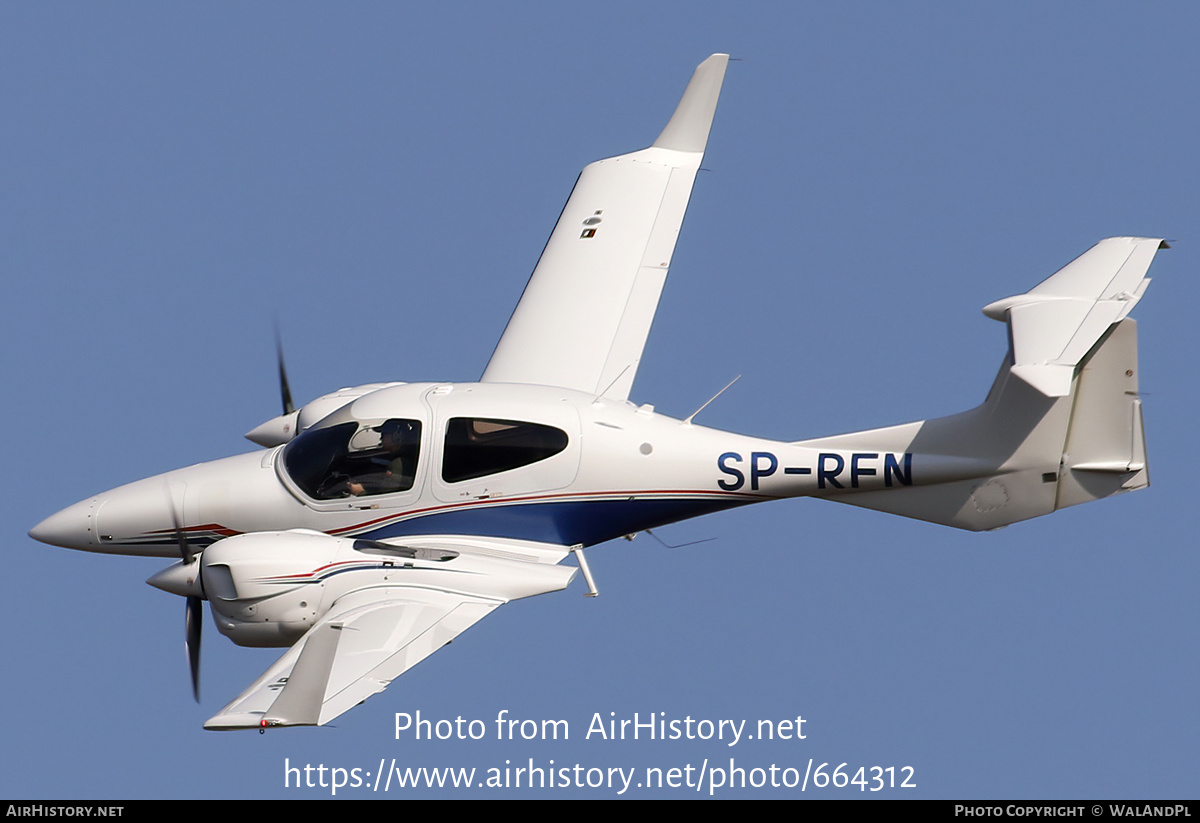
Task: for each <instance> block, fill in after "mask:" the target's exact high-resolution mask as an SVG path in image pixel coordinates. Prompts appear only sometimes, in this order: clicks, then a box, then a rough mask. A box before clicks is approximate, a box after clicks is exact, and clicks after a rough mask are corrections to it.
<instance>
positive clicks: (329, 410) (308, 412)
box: [246, 383, 404, 448]
mask: <svg viewBox="0 0 1200 823" xmlns="http://www.w3.org/2000/svg"><path fill="white" fill-rule="evenodd" d="M403 385H404V384H403V383H364V384H363V385H361V386H347V387H345V388H341V389H338V390H337V391H335V392H330V393H329V394H323V395H321V396H320V397H318V398H317V399H316V400H312V401H310V402H308V403H305V404H304V405H303V406H301V407H300V408H298V409H296V410H295V411H294V412H291V413H289V414H281V415H279V416H278V417H272V418H271V419H270V420H267V421H266V422H264V423H260V424H259V425H258V426H256V427H255V428H253V429H251V430H250V431H248V432H246V439H247V440H249V441H250V442H251V443H257V444H258V445H260V446H265V447H267V448H272V447H274V446H282V445H283V444H284V443H287V442H288V441H290V440H291V439H292V438H293V437H295V436H296V435H297V434H299V433H300V432H302V431H304V430H306V429H308V428H310V427H311V426H312V425H313V424H314V423H317V422H319V421H321V420H323V419H325V418H326V417H328V416H329V415H331V414H333V413H334V412H335V411H337V410H338V409H340V408H341V407H342V406H344V405H346V404H347V403H350V402H351V401H354V400H357V399H358V398H360V397H362V396H363V395H367V394H370V393H371V392H375V391H379V390H380V389H386V388H390V387H392V386H403Z"/></svg>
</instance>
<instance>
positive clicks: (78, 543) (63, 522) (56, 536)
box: [29, 497, 97, 551]
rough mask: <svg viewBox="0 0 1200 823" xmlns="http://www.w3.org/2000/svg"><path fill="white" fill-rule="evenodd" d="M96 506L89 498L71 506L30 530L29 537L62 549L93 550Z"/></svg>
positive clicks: (94, 500)
mask: <svg viewBox="0 0 1200 823" xmlns="http://www.w3.org/2000/svg"><path fill="white" fill-rule="evenodd" d="M96 504H97V500H96V498H95V497H90V498H88V499H87V500H81V501H79V502H78V503H76V504H75V505H73V506H67V507H66V508H65V509H63V510H62V511H60V512H56V513H55V514H52V515H50V516H49V517H47V518H46V519H45V520H43V521H42V522H41V523H38V524H37V525H36V526H34V527H33V528H32V529H30V530H29V536H30V537H32V538H33V539H34V540H39V541H41V542H42V543H47V544H49V545H51V546H62V547H63V548H64V549H81V550H83V551H88V550H92V549H95V547H96V546H97V541H96V538H95V532H94V522H93V521H94V519H95V510H96Z"/></svg>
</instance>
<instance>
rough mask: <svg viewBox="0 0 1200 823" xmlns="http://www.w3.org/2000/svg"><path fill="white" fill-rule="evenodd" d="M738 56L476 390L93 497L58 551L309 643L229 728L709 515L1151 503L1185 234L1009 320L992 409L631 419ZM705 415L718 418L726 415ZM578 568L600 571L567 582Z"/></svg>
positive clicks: (331, 688) (514, 329) (307, 716)
mask: <svg viewBox="0 0 1200 823" xmlns="http://www.w3.org/2000/svg"><path fill="white" fill-rule="evenodd" d="M727 61H728V56H727V55H724V54H714V55H713V56H711V57H709V58H708V59H707V60H705V61H704V62H703V63H702V64H700V66H699V68H697V69H696V72H695V74H694V75H693V76H692V80H691V82H690V83H689V84H688V87H687V90H686V91H685V92H684V94H683V98H682V99H681V100H680V102H679V106H678V108H676V109H675V112H674V114H673V115H672V116H671V119H670V121H669V122H668V123H667V125H666V128H664V129H663V131H662V134H660V135H659V136H658V139H657V140H655V141H654V144H653V145H652V146H650V148H647V149H643V150H641V151H636V152H633V153H632V154H624V155H621V156H619V157H610V158H608V159H606V160H600V161H597V162H595V163H592V164H591V165H589V166H587V167H586V168H585V169H584V170H583V173H582V174H581V175H580V176H579V180H578V182H577V183H576V184H575V188H574V190H573V191H572V193H571V196H570V199H569V200H568V201H567V205H566V207H565V208H564V209H563V211H562V215H561V216H560V217H559V220H558V224H557V225H556V226H555V227H554V232H553V233H552V234H551V235H550V240H549V241H548V242H547V243H546V247H545V250H544V251H543V253H542V256H541V259H540V260H539V261H538V264H537V267H536V268H535V269H534V271H533V275H532V276H531V277H530V280H529V283H528V285H527V286H526V288H525V292H524V294H523V295H522V296H521V299H520V302H519V303H518V304H517V308H516V311H514V312H513V315H512V318H511V319H510V320H509V323H508V326H507V328H506V329H505V331H504V334H503V336H502V337H501V338H500V342H499V344H498V345H497V346H496V350H495V352H494V353H493V354H492V358H491V360H490V361H489V362H488V364H487V368H486V369H485V370H484V372H483V377H482V378H481V379H480V381H479V382H478V383H467V384H461V383H456V384H439V383H418V384H413V383H374V384H369V385H365V386H356V387H354V388H345V389H340V390H339V391H336V392H334V393H332V394H327V395H325V396H323V397H319V398H317V399H316V400H314V401H312V402H311V403H309V404H307V405H305V406H303V407H302V408H299V409H293V408H292V406H291V401H290V392H289V391H288V390H287V381H286V377H285V376H284V374H283V370H282V358H281V360H280V377H281V384H282V389H283V395H284V409H285V413H284V414H283V415H281V416H279V417H277V418H275V419H273V420H270V421H267V422H266V423H263V424H262V425H261V426H259V427H258V428H256V429H254V430H253V431H252V432H250V433H249V434H248V435H247V437H248V438H249V439H250V440H252V441H254V442H255V443H258V444H260V445H262V446H265V447H266V450H265V451H258V452H254V453H251V454H243V455H240V456H237V457H229V458H226V459H224V460H216V461H213V462H211V463H203V464H200V465H196V466H190V467H188V468H185V469H179V470H177V471H172V472H167V473H166V474H161V475H158V476H157V477H152V478H149V479H147V480H141V481H139V482H136V483H131V484H129V485H126V486H121V487H119V488H116V489H113V490H111V491H107V492H104V493H102V494H98V495H96V496H95V497H91V498H88V499H87V500H84V501H82V502H79V503H76V504H75V505H73V506H70V507H68V508H66V509H63V510H62V511H60V512H58V513H57V514H55V515H52V516H51V517H49V518H47V519H46V520H44V521H43V522H42V523H39V524H38V525H37V526H36V527H34V529H33V530H32V531H31V532H30V535H31V536H32V537H34V538H35V539H37V540H40V541H42V542H44V543H50V544H53V545H57V546H65V547H68V548H73V549H80V550H83V551H92V552H107V553H111V554H128V555H147V556H154V557H179V558H180V560H179V562H176V563H175V564H174V565H172V566H170V567H169V568H167V569H164V570H163V571H161V572H159V573H158V574H156V575H154V576H153V577H151V578H150V579H149V581H147V582H149V583H150V584H151V585H153V586H157V587H159V588H161V589H164V590H166V591H168V592H173V593H175V594H178V595H181V596H183V597H185V598H187V609H186V614H187V618H188V624H189V627H188V631H187V637H188V649H189V658H190V660H191V666H192V679H193V686H195V684H196V682H197V681H196V678H197V659H198V651H199V626H200V616H201V606H200V601H202V600H208V602H209V604H210V605H211V608H212V614H213V619H214V621H215V622H216V624H217V628H218V629H219V630H220V632H221V633H222V634H224V635H225V636H226V637H229V638H230V639H232V640H233V642H234V643H237V644H239V645H243V646H290V648H289V649H288V651H287V652H286V653H285V654H284V655H283V656H282V657H280V658H279V660H278V661H277V662H276V663H275V664H274V665H272V666H271V667H270V668H269V669H268V670H267V671H266V673H264V674H263V675H262V677H260V678H259V679H258V680H257V681H256V682H255V683H253V684H252V685H251V686H250V687H249V688H248V689H246V690H245V691H244V692H242V694H240V695H238V697H237V698H235V699H234V700H233V702H231V703H230V704H229V705H227V706H226V707H225V708H223V709H222V710H221V711H220V712H219V713H218V714H217V715H216V716H215V717H213V718H211V719H210V720H209V721H208V722H207V723H205V728H209V729H242V728H258V729H260V730H261V729H265V728H267V727H272V726H305V725H323V724H325V723H328V722H329V721H331V720H333V719H334V718H335V717H337V716H338V715H340V714H342V713H343V712H345V711H347V710H348V709H350V708H352V707H353V706H355V705H357V704H358V703H360V702H362V701H363V700H364V699H365V698H367V697H369V696H370V695H372V694H375V693H376V692H379V691H382V690H383V689H385V688H386V687H387V686H388V684H389V683H391V682H392V680H394V679H395V678H396V677H398V676H400V675H401V674H402V673H404V672H405V671H406V670H407V669H409V667H411V666H414V665H416V664H417V663H418V662H420V661H421V660H422V659H424V658H425V657H426V656H428V655H429V654H431V653H433V652H434V651H436V650H437V649H438V648H440V647H441V646H443V645H445V644H446V643H448V642H449V641H450V640H451V639H452V638H454V637H456V636H457V635H458V634H459V633H461V632H463V631H465V630H466V629H467V628H468V627H469V626H471V625H472V624H474V623H475V622H476V621H477V620H480V619H481V618H483V617H484V616H485V615H487V614H488V613H489V612H491V611H492V610H493V609H495V608H496V607H497V606H500V605H502V604H504V603H507V602H509V601H510V600H515V599H518V598H522V597H529V596H531V595H535V594H543V593H545V592H553V591H559V590H561V589H563V588H565V587H566V586H567V584H569V583H570V582H571V580H572V579H573V578H574V577H575V573H576V571H579V570H582V572H583V574H584V578H585V580H586V582H587V586H588V590H589V594H595V593H596V590H595V585H594V583H593V582H592V580H591V575H590V574H589V572H588V567H587V563H586V560H585V558H584V554H583V549H584V548H585V547H588V546H593V545H595V544H597V543H603V542H604V541H606V540H612V539H614V538H617V537H621V536H624V535H632V534H634V533H636V532H639V531H642V530H645V529H653V528H654V527H656V526H661V525H664V524H667V523H673V522H676V521H679V520H683V519H685V518H689V517H696V516H697V515H701V514H706V513H708V512H714V511H718V510H721V509H727V508H731V507H734V506H743V505H746V504H748V503H758V502H762V501H765V500H776V499H778V498H782V497H822V498H826V499H829V500H835V501H838V502H841V503H850V504H852V505H855V506H863V507H866V508H870V509H879V510H882V511H886V512H891V513H893V514H899V515H904V516H906V517H914V518H917V519H920V520H928V521H931V522H933V523H942V524H945V525H948V526H956V527H958V528H963V529H972V530H980V529H994V528H997V527H999V526H1004V525H1006V524H1008V523H1013V522H1016V521H1018V520H1025V519H1027V518H1031V517H1036V516H1038V515H1042V514H1047V513H1049V512H1052V511H1054V510H1055V509H1060V508H1063V507H1064V506H1072V505H1075V504H1076V503H1085V502H1087V501H1090V500H1096V499H1099V498H1101V497H1108V496H1109V495H1112V494H1116V493H1117V492H1123V491H1130V490H1133V489H1140V488H1143V487H1144V486H1146V485H1148V483H1149V478H1148V475H1147V468H1146V449H1145V444H1144V440H1143V434H1142V408H1141V403H1140V401H1139V399H1138V378H1137V337H1136V335H1137V329H1136V325H1135V323H1134V321H1132V320H1127V319H1126V315H1127V314H1128V313H1129V311H1130V309H1132V308H1133V306H1134V304H1135V303H1137V301H1138V299H1139V298H1141V296H1142V293H1143V292H1144V291H1145V289H1146V286H1147V284H1148V283H1149V280H1148V279H1147V278H1146V271H1147V269H1148V268H1149V266H1150V262H1151V260H1152V259H1153V257H1154V253H1155V251H1156V250H1157V249H1159V248H1163V247H1165V244H1164V243H1163V242H1162V241H1161V240H1155V239H1146V238H1140V237H1113V238H1109V239H1107V240H1102V241H1101V242H1099V243H1098V244H1096V245H1095V246H1093V247H1092V248H1091V249H1089V250H1088V251H1087V252H1085V253H1084V254H1083V255H1082V256H1080V257H1079V258H1077V259H1076V260H1074V261H1073V262H1071V263H1069V264H1068V265H1067V266H1066V267H1065V268H1063V269H1061V270H1060V271H1059V272H1057V273H1056V274H1054V275H1053V276H1052V277H1050V278H1049V279H1048V280H1046V281H1044V282H1042V283H1041V284H1040V285H1038V286H1036V287H1034V288H1033V289H1032V290H1030V291H1029V292H1028V293H1026V294H1022V295H1018V296H1016V297H1009V298H1007V299H1004V300H1000V301H997V302H995V303H992V304H990V305H989V306H987V307H985V308H984V310H983V311H984V313H985V314H986V315H987V316H988V317H992V318H995V319H996V320H1000V321H1002V322H1005V323H1007V324H1008V333H1009V351H1008V357H1007V358H1006V360H1005V362H1004V364H1003V365H1002V367H1001V369H1000V373H999V375H998V376H997V377H996V381H995V384H994V385H993V386H992V389H991V391H990V392H989V393H988V396H987V399H986V400H985V401H984V402H983V404H982V405H981V406H979V407H977V408H975V409H972V410H970V411H966V412H963V413H961V414H956V415H952V416H950V417H942V418H938V419H936V420H925V421H921V422H916V423H908V424H905V425H900V426H891V427H889V428H883V429H875V430H872V431H863V432H855V433H852V434H843V435H839V436H836V437H824V438H820V439H816V440H802V441H796V442H777V441H773V440H763V439H758V438H754V437H746V436H743V435H738V434H731V433H728V432H723V431H717V430H715V429H709V428H705V427H703V426H698V425H695V424H694V423H693V422H692V417H695V415H692V417H689V418H688V419H686V420H674V419H671V418H668V417H664V416H662V415H660V414H656V413H655V412H654V409H653V407H652V406H637V405H634V404H632V403H630V402H629V400H628V397H629V393H630V389H631V387H632V386H633V381H634V376H635V375H636V374H637V368H638V364H639V362H640V360H641V356H642V349H643V347H644V346H645V342H646V336H647V334H648V332H649V330H650V324H651V321H652V320H653V318H654V312H655V309H656V307H657V305H658V300H659V295H660V293H661V292H662V288H663V283H664V281H665V280H666V276H667V270H668V268H669V266H670V262H671V255H672V253H673V251H674V248H675V240H676V237H677V235H678V234H679V229H680V226H681V224H682V222H683V216H684V212H685V210H686V208H687V204H688V199H689V197H690V195H691V191H692V183H693V181H694V178H695V176H696V171H697V169H699V167H700V161H701V159H702V158H703V156H704V149H705V146H706V144H707V142H708V133H709V128H710V126H711V124H712V120H713V114H714V112H715V111H716V106H717V97H718V95H719V93H720V90H721V84H722V81H723V79H724V76H725V67H726V63H727ZM706 405H707V404H706ZM571 553H574V554H575V555H576V558H577V563H578V568H577V567H576V566H560V565H558V564H559V563H560V562H561V561H562V560H564V559H565V558H566V557H567V555H568V554H571Z"/></svg>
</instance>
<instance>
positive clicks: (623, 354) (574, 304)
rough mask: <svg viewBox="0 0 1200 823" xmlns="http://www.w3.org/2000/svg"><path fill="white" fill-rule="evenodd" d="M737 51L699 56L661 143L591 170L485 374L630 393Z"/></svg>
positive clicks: (622, 395) (490, 378)
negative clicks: (730, 59) (700, 60)
mask: <svg viewBox="0 0 1200 823" xmlns="http://www.w3.org/2000/svg"><path fill="white" fill-rule="evenodd" d="M727 61H728V56H727V55H713V56H712V57H710V58H708V59H707V60H705V61H704V63H702V64H701V65H700V67H699V68H697V70H696V73H695V74H694V75H693V76H692V81H691V83H689V84H688V88H687V90H686V91H685V92H684V95H683V99H682V100H681V101H680V103H679V106H678V107H677V108H676V110H675V113H674V115H672V117H671V120H670V122H669V123H668V124H667V127H666V128H665V129H664V130H663V132H662V134H661V135H660V136H659V138H658V140H657V141H656V142H655V144H654V145H653V146H651V147H650V148H647V149H643V150H641V151H637V152H633V153H631V154H625V155H621V156H618V157H610V158H608V159H605V160H599V161H597V162H595V163H592V164H590V165H588V166H587V167H586V168H585V169H584V170H583V173H582V174H581V175H580V176H579V180H578V181H577V182H576V184H575V188H574V190H573V191H572V192H571V196H570V198H569V199H568V201H567V205H566V206H565V207H564V208H563V211H562V214H561V215H560V217H559V219H558V223H557V224H556V225H555V227H554V231H553V232H552V233H551V235H550V240H549V241H548V242H547V243H546V248H545V250H544V251H543V252H542V256H541V259H540V260H538V263H537V266H536V267H535V268H534V271H533V274H532V275H531V276H530V279H529V283H528V284H527V285H526V287H525V292H524V294H522V296H521V300H520V302H519V303H518V304H517V308H516V309H515V310H514V312H513V315H512V317H511V318H510V319H509V322H508V326H507V327H506V328H505V330H504V334H503V335H502V336H501V338H500V342H499V343H498V344H497V345H496V350H495V352H493V354H492V358H491V360H490V361H489V362H488V365H487V368H486V369H485V370H484V373H483V377H482V380H483V381H484V382H490V383H534V384H540V385H549V386H562V387H564V388H569V389H575V390H578V391H586V392H591V393H594V394H601V393H603V394H604V395H605V396H608V397H613V398H618V399H622V400H623V399H626V398H627V397H628V396H629V391H630V388H631V387H632V385H633V379H634V376H635V375H636V373H637V366H638V362H639V361H640V360H641V356H642V350H643V349H644V348H645V344H646V337H647V335H648V334H649V332H650V325H651V323H652V321H653V319H654V313H655V311H656V309H657V308H658V301H659V297H660V296H661V294H662V288H663V284H664V282H665V281H666V276H667V271H668V269H669V268H670V264H671V256H672V254H674V250H675V242H676V240H677V239H678V237H679V230H680V227H681V226H682V224H683V217H684V214H685V213H686V211H687V205H688V201H689V199H690V198H691V192H692V186H693V183H694V182H695V177H696V171H697V170H698V169H699V168H700V161H701V160H702V159H703V157H704V147H705V145H706V143H707V140H708V132H709V128H710V127H711V125H712V118H713V115H714V113H715V111H716V104H717V97H718V96H719V94H720V89H721V83H722V80H723V78H724V75H725V66H726V63H727Z"/></svg>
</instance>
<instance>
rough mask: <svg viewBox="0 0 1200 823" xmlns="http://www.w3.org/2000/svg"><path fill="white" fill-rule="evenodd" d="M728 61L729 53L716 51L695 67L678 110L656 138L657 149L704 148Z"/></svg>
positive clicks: (700, 149)
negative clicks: (717, 52)
mask: <svg viewBox="0 0 1200 823" xmlns="http://www.w3.org/2000/svg"><path fill="white" fill-rule="evenodd" d="M728 64H729V55H728V54H714V55H713V56H712V57H709V58H708V59H707V60H705V61H704V62H703V63H701V64H700V65H699V66H697V67H696V71H695V72H693V74H692V79H691V81H690V82H689V83H688V87H687V89H685V90H684V92H683V97H682V98H680V100H679V105H678V106H676V107H675V113H674V114H672V115H671V119H670V120H669V121H667V126H666V128H664V129H663V130H662V134H660V135H659V136H658V139H657V140H655V141H654V146H655V148H660V149H674V150H675V151H704V147H705V146H706V145H707V144H708V130H709V129H710V128H711V127H712V121H713V115H714V114H716V112H717V98H718V97H719V96H720V95H721V83H722V82H723V81H724V80H725V67H726V66H727V65H728Z"/></svg>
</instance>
